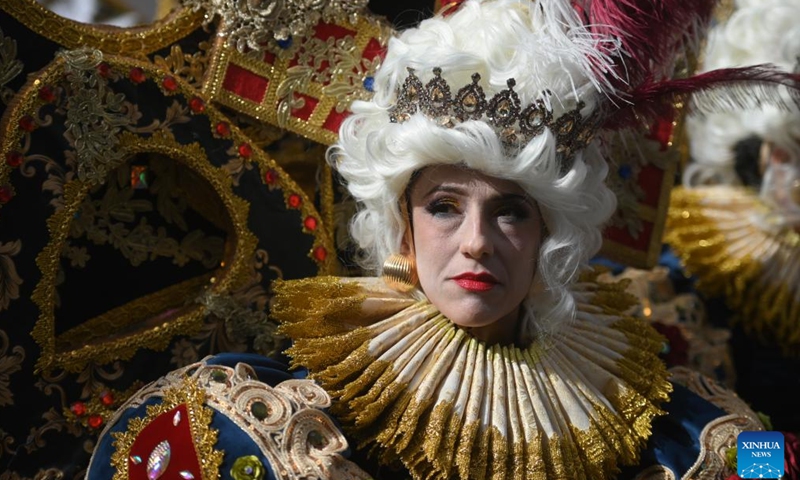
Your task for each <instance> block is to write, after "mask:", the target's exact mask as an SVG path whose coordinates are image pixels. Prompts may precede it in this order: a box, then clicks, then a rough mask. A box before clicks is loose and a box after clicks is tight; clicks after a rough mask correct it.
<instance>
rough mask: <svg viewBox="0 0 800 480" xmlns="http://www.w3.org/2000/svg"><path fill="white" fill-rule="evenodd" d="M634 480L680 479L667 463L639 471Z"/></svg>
mask: <svg viewBox="0 0 800 480" xmlns="http://www.w3.org/2000/svg"><path fill="white" fill-rule="evenodd" d="M633 480H678V477H677V476H675V472H674V471H673V470H672V469H671V468H669V467H667V466H665V465H652V466H650V467H647V468H645V469H644V470H642V471H641V472H639V473H638V474H637V475H636V477H635V478H634V479H633Z"/></svg>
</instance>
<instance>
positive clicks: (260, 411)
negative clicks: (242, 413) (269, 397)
mask: <svg viewBox="0 0 800 480" xmlns="http://www.w3.org/2000/svg"><path fill="white" fill-rule="evenodd" d="M250 412H251V413H252V414H253V416H254V417H256V418H257V419H259V420H264V419H265V418H267V416H268V415H269V407H268V406H267V405H266V404H265V403H264V402H253V404H252V405H250Z"/></svg>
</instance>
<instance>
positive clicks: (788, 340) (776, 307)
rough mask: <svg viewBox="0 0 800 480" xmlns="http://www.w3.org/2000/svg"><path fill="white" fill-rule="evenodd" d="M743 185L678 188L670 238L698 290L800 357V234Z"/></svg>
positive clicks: (737, 319) (746, 327)
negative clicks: (773, 220)
mask: <svg viewBox="0 0 800 480" xmlns="http://www.w3.org/2000/svg"><path fill="white" fill-rule="evenodd" d="M768 212H769V209H768V207H767V206H766V205H764V204H763V203H762V202H761V201H760V199H759V198H758V194H757V193H756V192H753V191H751V190H748V189H746V188H742V187H730V186H715V187H702V188H693V189H684V188H677V189H675V191H674V192H673V194H672V204H671V205H670V211H669V217H668V219H667V235H666V237H665V241H666V242H667V243H669V244H670V245H671V246H672V247H673V248H674V249H675V251H676V253H677V254H678V255H679V256H680V258H681V260H682V261H683V263H684V265H685V267H686V270H687V272H688V273H690V274H693V275H696V276H697V278H698V282H697V288H698V289H699V290H700V291H702V292H704V293H705V294H707V295H709V296H722V297H724V298H725V301H726V303H727V304H728V306H729V307H730V308H731V309H732V310H733V311H734V312H735V314H736V315H735V316H734V318H733V322H734V323H739V324H741V325H742V327H743V329H744V330H745V332H747V333H748V334H750V335H754V336H757V337H758V338H760V339H764V340H766V341H768V342H770V343H772V342H774V343H775V344H777V345H778V346H779V347H780V348H781V350H782V351H783V353H784V354H787V355H798V354H800V282H798V281H797V278H798V275H800V249H798V247H799V246H800V234H798V233H797V232H796V231H794V230H792V229H791V228H785V227H778V228H776V227H775V226H773V225H771V224H769V222H768Z"/></svg>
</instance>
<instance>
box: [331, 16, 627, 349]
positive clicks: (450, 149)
mask: <svg viewBox="0 0 800 480" xmlns="http://www.w3.org/2000/svg"><path fill="white" fill-rule="evenodd" d="M560 5H561V4H560V3H559V2H530V1H527V0H525V1H518V0H497V1H491V2H483V3H480V2H478V1H468V2H467V3H466V4H464V5H463V6H462V7H461V8H460V9H459V10H458V11H457V12H456V13H454V14H452V15H451V16H449V17H446V18H442V17H435V18H432V19H429V20H426V21H424V22H422V24H421V25H420V26H419V28H417V29H412V30H407V31H405V32H404V33H403V34H401V35H400V36H399V37H398V38H394V39H392V40H391V41H390V43H389V50H388V54H387V57H386V59H385V61H384V63H383V65H382V67H381V68H380V71H379V73H378V75H377V76H376V78H375V85H376V91H375V96H374V98H373V100H372V101H371V102H356V103H354V104H353V106H352V110H353V115H352V116H350V117H349V118H348V119H347V120H346V121H345V122H344V124H343V125H342V127H341V129H340V138H339V143H338V144H337V145H334V146H333V147H332V148H331V150H330V152H329V159H330V160H331V162H332V164H333V165H334V166H335V168H336V169H337V170H338V171H339V172H340V173H341V175H342V176H343V177H344V179H345V180H346V182H347V188H348V189H349V191H350V193H351V194H352V195H353V197H354V198H355V199H356V200H357V201H358V202H359V205H360V209H359V211H358V213H357V214H356V216H355V217H354V219H353V221H352V224H351V233H352V235H353V238H354V239H355V240H356V241H357V242H358V244H359V246H360V247H361V248H362V249H363V252H364V255H363V258H362V263H363V266H364V267H365V268H367V269H368V270H370V271H372V272H374V273H378V272H379V271H380V266H381V265H382V263H383V261H384V260H385V259H386V257H387V256H389V255H390V254H392V253H397V252H398V251H399V250H400V247H401V243H402V239H403V235H404V232H405V230H406V227H407V219H406V218H404V217H403V214H402V213H401V209H400V200H401V198H402V197H403V195H404V193H405V192H406V190H407V187H408V184H409V180H410V179H411V177H412V175H413V174H414V173H415V172H417V171H420V170H422V169H424V168H425V167H427V166H431V165H462V166H464V167H466V168H470V169H474V170H478V171H480V172H482V173H484V174H487V175H489V176H492V177H496V178H501V179H507V180H512V181H514V182H516V183H518V184H519V185H520V186H521V187H522V188H523V189H524V190H525V191H526V192H527V193H528V194H529V195H530V196H531V197H532V198H533V199H534V200H536V201H537V202H538V204H539V208H540V210H541V213H542V216H543V219H544V221H545V224H546V226H547V237H546V238H545V239H544V241H543V243H542V246H541V249H540V258H539V262H538V271H537V273H536V280H537V281H535V282H533V287H532V289H531V292H530V294H529V296H528V298H527V300H526V301H525V307H526V308H525V312H526V315H525V319H524V321H523V322H522V332H521V335H522V336H523V338H525V339H528V338H532V336H533V335H542V334H545V335H546V334H548V333H550V332H552V330H553V328H555V327H556V326H557V324H558V323H559V322H561V321H564V320H565V319H566V320H569V319H571V318H573V317H574V315H575V303H574V299H573V298H572V295H571V293H570V292H569V290H568V288H567V286H568V285H569V284H570V283H571V282H572V281H573V280H574V279H575V277H576V274H577V273H578V272H579V270H580V269H581V267H582V266H584V265H585V264H586V263H587V261H588V260H589V258H590V257H591V256H592V255H594V254H595V253H596V252H597V251H598V250H599V248H600V246H601V242H602V240H601V235H600V227H601V226H602V225H603V223H604V222H605V221H606V220H607V219H608V218H609V217H610V215H611V214H612V213H613V211H614V208H615V205H616V203H615V202H616V199H615V197H614V195H613V194H612V193H611V191H610V190H609V189H608V188H607V187H606V185H605V184H604V179H605V177H606V173H607V169H608V167H607V165H606V162H605V160H604V159H603V157H602V155H601V153H600V150H599V148H598V147H597V145H595V144H590V145H589V147H587V148H585V149H584V150H582V151H579V152H578V153H577V154H575V156H574V157H573V159H571V160H570V163H569V165H563V164H562V161H563V160H560V157H559V156H558V155H557V144H556V136H555V134H554V133H553V132H552V131H550V130H549V129H545V130H544V132H543V133H541V134H540V135H538V136H536V137H534V138H533V139H532V140H531V141H530V142H529V143H528V144H527V145H524V146H523V147H521V148H519V149H518V150H516V151H514V152H510V153H509V152H508V151H507V150H504V148H503V145H502V143H501V141H500V139H499V137H498V135H497V133H496V131H495V130H494V129H493V128H492V127H491V126H490V125H488V124H487V123H485V122H483V121H467V122H463V123H460V124H457V125H456V126H455V127H453V128H446V127H443V126H440V125H439V124H438V123H437V122H436V121H435V120H432V119H429V118H427V117H426V116H424V115H423V114H421V113H417V114H415V115H413V116H412V117H411V118H410V119H409V120H408V121H406V122H404V123H391V122H390V121H389V114H388V110H389V108H390V107H391V106H392V104H393V102H394V99H395V93H396V88H397V86H398V85H400V84H402V82H403V80H404V79H405V78H406V75H407V70H406V67H413V68H415V69H416V72H417V75H418V76H420V78H421V80H422V81H423V82H427V80H428V79H430V78H431V76H432V74H431V71H432V69H433V68H434V67H441V69H442V77H443V78H444V79H445V80H446V81H447V82H448V83H449V84H450V85H451V88H454V89H458V88H460V87H461V86H464V85H466V84H468V83H469V81H470V77H471V75H472V74H473V73H475V72H477V73H480V75H481V78H482V80H481V84H482V86H483V88H484V90H485V91H486V95H487V97H489V96H491V95H494V94H495V93H497V92H498V91H501V90H503V89H504V88H506V81H507V79H509V78H514V79H515V80H516V82H517V83H516V86H515V91H516V92H517V93H518V94H519V96H520V99H521V101H522V105H523V107H524V106H525V105H528V104H529V103H531V102H532V101H534V100H535V99H537V98H542V92H543V91H545V90H549V92H550V95H549V97H548V100H549V102H550V104H551V106H552V109H553V111H554V116H555V117H558V116H560V115H561V114H562V113H564V112H565V111H568V110H570V109H573V108H575V106H576V105H577V102H578V100H579V99H580V100H582V101H583V102H584V103H585V107H584V109H583V110H582V112H581V113H582V115H583V116H584V117H586V116H588V115H589V114H590V113H591V112H592V110H593V109H594V108H595V106H596V105H597V103H598V102H597V100H598V99H599V96H600V95H605V94H609V92H608V91H607V90H608V89H610V88H611V86H610V85H608V84H606V83H603V82H602V81H599V80H597V79H596V78H595V77H594V76H593V75H592V72H593V71H595V70H594V69H595V68H603V65H604V64H606V63H609V67H610V60H609V59H608V58H606V57H605V56H603V55H601V54H599V53H598V52H601V51H602V52H609V51H612V50H613V48H614V46H615V43H614V42H613V40H610V39H607V38H598V37H596V36H593V35H591V34H590V33H589V32H587V31H586V30H585V28H584V27H583V26H582V24H581V22H580V20H579V18H578V17H577V15H576V14H575V12H574V11H573V10H572V9H571V8H563V6H560ZM600 43H603V46H604V48H598V46H599V44H600Z"/></svg>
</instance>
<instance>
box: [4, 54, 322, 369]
mask: <svg viewBox="0 0 800 480" xmlns="http://www.w3.org/2000/svg"><path fill="white" fill-rule="evenodd" d="M104 61H105V62H106V63H107V64H108V66H109V68H110V69H111V73H112V74H114V72H115V71H122V72H128V71H130V70H131V69H132V68H139V69H141V70H142V71H143V72H144V73H145V75H146V76H147V78H151V79H161V78H163V76H164V72H163V71H162V70H160V69H158V68H157V67H155V66H154V65H152V64H149V63H145V62H140V61H137V60H134V59H131V58H122V57H113V56H104ZM63 62H64V60H63V58H57V59H56V60H55V61H54V62H53V63H52V64H51V65H49V66H48V67H47V68H45V69H43V70H42V71H41V72H39V74H38V76H37V77H36V78H32V79H30V80H29V81H28V83H27V84H26V85H25V86H24V87H23V88H22V89H21V90H20V93H19V95H18V97H17V98H18V101H16V102H14V104H13V106H12V107H11V108H10V109H9V110H8V111H7V112H6V114H5V115H4V117H3V121H2V123H1V124H0V131H2V132H3V133H2V135H0V144H1V145H2V149H0V156H4V155H6V154H7V153H8V152H10V151H12V150H16V149H19V148H20V145H21V144H22V148H21V149H20V151H22V152H23V153H27V152H28V151H29V149H30V146H31V144H30V136H29V134H27V133H26V132H21V131H20V129H19V128H18V127H17V125H18V124H19V121H20V119H21V118H23V117H24V116H25V115H32V116H36V112H37V111H38V109H39V108H40V107H41V106H42V105H43V104H44V103H45V102H44V101H43V100H42V99H41V98H39V95H38V92H39V89H40V88H41V87H42V86H43V85H55V84H58V83H59V82H60V81H62V79H63V75H64V70H63ZM175 80H176V84H177V88H176V90H175V91H174V92H173V93H174V94H176V95H177V94H181V95H183V96H184V97H185V98H191V97H192V96H195V95H197V91H196V90H194V89H193V88H192V87H191V86H189V85H188V84H187V83H186V82H185V81H183V80H182V79H180V78H175ZM204 115H205V116H207V117H208V118H209V120H210V122H211V125H212V126H213V125H218V124H219V123H220V122H227V121H229V119H228V118H227V117H225V116H224V115H223V114H222V113H220V112H219V111H218V110H216V109H215V108H214V107H213V106H211V105H208V104H207V105H206V109H205V111H204ZM167 123H168V122H167V121H159V120H156V121H155V123H154V125H151V126H147V127H145V128H143V129H142V128H139V129H136V133H130V132H123V133H122V134H121V135H120V147H119V148H120V150H121V151H122V152H124V155H125V156H126V158H127V157H129V156H134V155H137V154H140V153H155V154H161V155H165V156H167V157H170V158H173V159H177V160H179V161H181V162H182V163H184V164H186V165H187V166H188V167H189V168H190V169H191V170H194V171H196V172H197V173H198V174H199V175H200V176H201V177H203V178H205V179H207V180H208V181H209V183H210V185H211V186H212V187H213V190H214V191H215V192H216V194H217V195H218V196H219V197H220V199H221V200H222V204H223V205H224V209H225V210H226V211H227V213H228V216H229V217H230V218H229V221H231V222H232V224H233V227H232V231H233V235H232V238H234V239H235V240H236V244H235V248H233V249H232V250H231V252H230V257H229V258H226V259H225V266H224V267H223V268H222V269H221V270H220V271H219V275H216V276H215V277H214V278H213V279H212V280H213V283H212V284H211V286H209V287H208V288H210V289H211V290H213V291H220V292H221V291H226V290H235V289H236V288H238V287H241V286H242V285H244V284H245V283H247V281H248V279H249V274H248V273H247V268H246V267H245V266H246V265H247V264H248V262H249V259H251V258H252V255H253V252H254V250H255V246H256V245H257V239H256V238H255V237H254V236H253V234H252V233H251V232H250V231H249V229H248V227H247V217H248V210H249V205H248V203H247V201H245V200H244V199H242V198H240V197H238V196H237V195H236V194H235V193H234V192H233V190H232V182H231V177H230V176H229V175H228V174H227V173H225V171H224V170H223V169H220V168H217V167H214V166H213V165H212V164H210V163H209V161H208V159H207V158H206V156H205V152H204V151H203V150H202V148H201V147H200V146H199V145H198V144H190V145H183V144H179V143H178V142H177V141H176V139H175V138H174V137H173V136H172V134H171V133H170V132H169V131H168V130H166V129H165V128H161V127H163V126H164V125H165V124H167ZM139 130H141V131H142V132H144V133H148V134H150V136H149V137H142V136H141V133H142V132H140V131H139ZM137 134H139V135H137ZM230 138H231V140H232V141H233V142H234V143H235V144H242V143H246V142H247V141H248V139H247V137H245V136H244V135H243V134H242V133H241V132H240V131H239V130H238V129H237V128H236V127H235V126H230ZM250 161H251V162H253V163H254V164H255V165H257V166H258V168H259V169H260V172H261V174H262V178H264V174H265V173H267V172H271V173H274V174H275V175H274V178H273V179H272V181H273V184H271V185H270V186H275V187H277V188H280V189H281V192H282V194H283V196H284V200H285V201H286V203H287V206H289V207H291V208H293V209H296V210H297V211H298V212H299V214H300V218H299V221H300V222H301V223H302V222H304V221H305V220H306V219H307V218H308V217H314V218H315V219H317V220H318V221H319V227H320V228H317V229H315V230H313V231H309V232H308V233H309V234H310V235H312V236H313V237H314V239H315V241H314V245H313V247H312V248H311V249H310V250H309V252H308V256H309V257H310V258H312V259H314V260H315V261H316V263H317V264H318V266H319V269H320V272H321V273H326V272H330V271H331V269H332V267H333V265H334V263H335V255H333V252H334V248H333V244H332V239H331V238H330V237H329V236H328V235H327V229H326V228H324V226H323V225H322V219H321V218H320V215H319V213H318V212H317V211H316V209H315V207H314V204H313V202H312V201H310V199H309V198H308V196H306V195H305V193H304V192H302V191H301V190H300V188H299V187H298V186H297V184H296V183H295V182H294V181H293V180H292V178H291V177H290V176H289V175H287V174H286V173H285V172H284V171H283V169H282V168H281V167H280V166H279V165H278V164H277V163H276V162H275V161H274V160H273V159H272V158H270V157H269V156H268V155H267V154H266V153H265V152H264V151H263V150H261V149H253V152H252V158H251V160H250ZM10 171H11V170H10V167H9V165H8V164H7V163H6V162H3V163H0V184H3V183H4V182H5V181H6V180H7V178H8V175H9V172H10ZM29 176H30V175H29ZM54 188H55V187H54ZM90 188H91V187H90V185H88V184H86V183H85V182H83V181H81V180H80V179H75V178H70V177H69V175H67V176H66V177H65V181H64V182H63V185H58V186H57V190H58V192H59V195H60V196H61V198H60V199H59V205H60V208H58V209H57V210H56V211H55V212H54V213H53V215H52V216H51V217H50V218H49V219H48V220H47V225H48V229H49V231H50V243H49V244H48V245H47V246H46V247H45V248H44V249H43V250H42V251H41V252H40V253H39V254H38V256H37V265H38V266H39V269H40V271H41V272H42V277H41V279H40V282H39V284H38V285H37V287H36V289H35V290H34V293H33V295H32V299H33V301H34V303H35V304H36V306H37V307H38V308H39V311H40V316H39V320H38V321H37V323H36V325H35V327H34V330H33V332H32V335H33V337H34V339H35V340H36V342H37V343H38V344H39V346H40V347H41V349H42V353H41V355H40V356H39V358H38V361H37V366H36V368H37V371H41V372H43V373H46V371H47V370H49V369H52V368H64V369H66V370H68V371H73V372H77V371H80V370H81V369H82V367H83V366H84V365H85V364H86V363H87V362H89V361H100V362H104V361H111V360H116V359H120V358H126V356H127V358H129V357H130V355H132V354H133V353H134V352H135V351H136V350H137V349H139V348H145V347H147V348H166V346H167V345H168V342H169V339H170V338H173V337H174V336H175V335H177V334H180V333H185V332H187V331H189V332H191V331H195V330H193V329H195V328H197V327H195V326H196V325H197V326H199V325H201V324H202V316H203V315H202V313H203V307H202V306H199V305H196V306H195V307H194V308H188V309H187V310H186V311H179V312H174V313H175V315H177V317H173V318H172V319H171V320H170V321H168V322H165V323H163V324H159V325H152V327H153V328H152V329H150V330H147V331H145V332H143V333H142V332H137V334H136V335H130V336H129V335H125V334H124V333H122V332H116V333H118V334H121V335H116V336H110V337H113V339H112V340H111V341H109V342H106V343H102V344H98V345H85V346H83V347H82V348H80V349H78V350H72V351H59V350H58V349H57V348H56V343H57V341H56V337H55V333H54V332H55V318H54V307H55V305H56V303H57V292H56V285H57V280H58V273H59V265H60V261H59V260H60V255H61V252H62V251H63V248H64V241H65V239H66V237H67V235H68V232H69V228H70V224H71V222H72V221H73V220H74V214H75V212H77V210H78V208H79V206H80V204H81V203H82V202H83V199H84V198H85V197H86V195H88V192H89V191H90ZM298 203H299V205H298ZM210 281H211V280H210ZM153 320H155V319H153ZM163 320H166V319H162V321H163ZM156 326H157V327H158V328H155V327H156ZM99 359H103V360H99Z"/></svg>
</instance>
